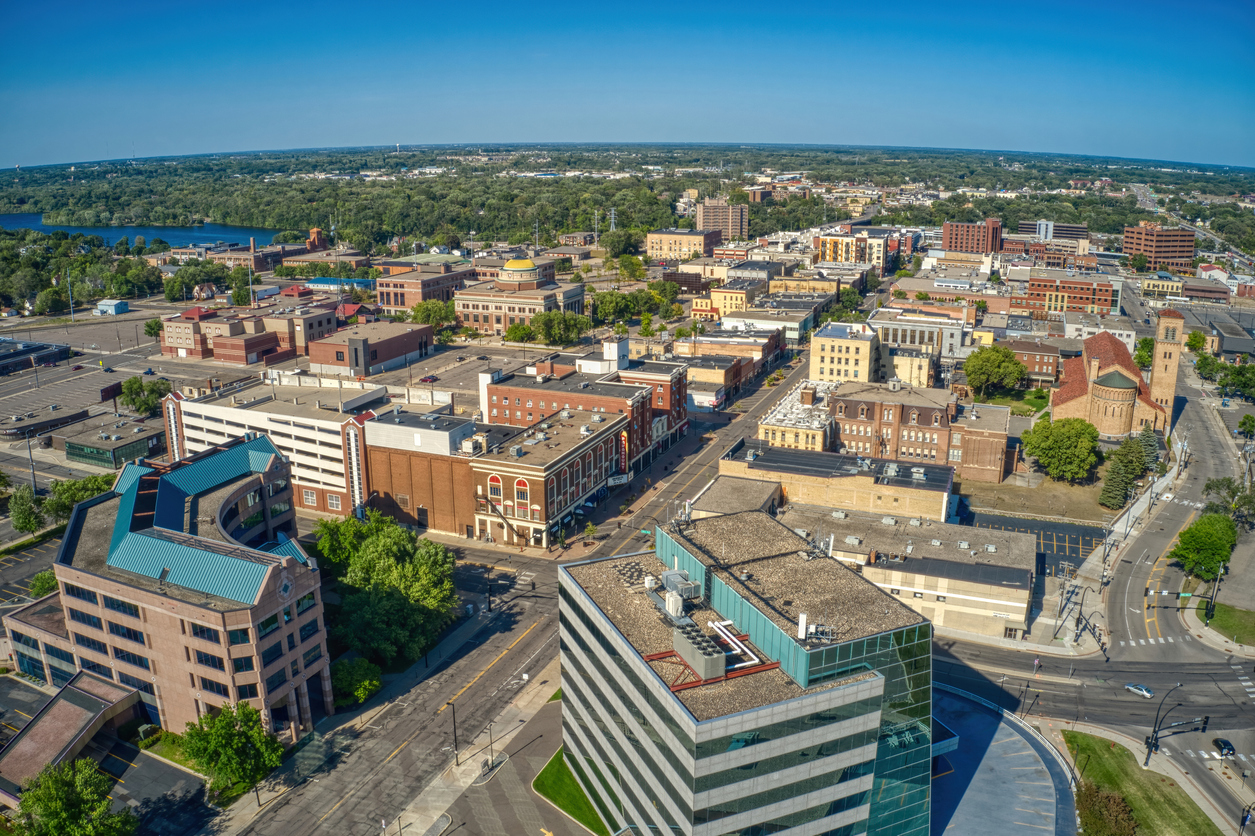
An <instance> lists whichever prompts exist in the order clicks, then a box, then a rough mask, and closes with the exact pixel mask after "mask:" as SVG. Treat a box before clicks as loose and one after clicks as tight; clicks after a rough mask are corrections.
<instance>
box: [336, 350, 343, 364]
mask: <svg viewBox="0 0 1255 836" xmlns="http://www.w3.org/2000/svg"><path fill="white" fill-rule="evenodd" d="M336 360H337V362H340V363H343V362H344V352H343V351H337V352H336Z"/></svg>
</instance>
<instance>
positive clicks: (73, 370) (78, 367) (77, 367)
mask: <svg viewBox="0 0 1255 836" xmlns="http://www.w3.org/2000/svg"><path fill="white" fill-rule="evenodd" d="M81 368H83V367H82V366H81V365H80V366H73V367H72V368H71V369H70V371H72V372H76V371H78V370H79V369H81Z"/></svg>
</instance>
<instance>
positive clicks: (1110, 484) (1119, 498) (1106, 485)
mask: <svg viewBox="0 0 1255 836" xmlns="http://www.w3.org/2000/svg"><path fill="white" fill-rule="evenodd" d="M1131 488H1132V482H1131V480H1130V479H1129V474H1128V470H1127V469H1126V468H1125V466H1124V462H1122V461H1119V460H1115V461H1112V462H1111V464H1109V465H1108V466H1107V475H1106V477H1105V478H1104V479H1103V484H1102V491H1101V492H1100V493H1099V494H1098V504H1099V505H1102V506H1103V507H1104V508H1113V509H1119V508H1123V507H1124V505H1125V503H1126V502H1128V499H1129V491H1130V489H1131Z"/></svg>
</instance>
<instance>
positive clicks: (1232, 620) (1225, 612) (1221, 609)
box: [1197, 599, 1255, 647]
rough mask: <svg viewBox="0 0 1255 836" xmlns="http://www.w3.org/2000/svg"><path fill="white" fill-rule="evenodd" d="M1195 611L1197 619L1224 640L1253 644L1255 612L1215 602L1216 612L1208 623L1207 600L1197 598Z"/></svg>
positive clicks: (1254, 640)
mask: <svg viewBox="0 0 1255 836" xmlns="http://www.w3.org/2000/svg"><path fill="white" fill-rule="evenodd" d="M1197 612H1198V620H1199V621H1201V622H1203V623H1204V624H1206V625H1207V626H1208V627H1210V628H1211V629H1212V630H1215V631H1216V632H1217V633H1219V634H1220V635H1221V636H1223V637H1224V638H1225V640H1226V641H1231V642H1234V643H1236V644H1244V645H1247V646H1248V647H1249V646H1251V645H1255V612H1252V611H1251V610H1240V609H1238V608H1237V607H1230V606H1229V605H1228V604H1221V603H1219V602H1217V603H1216V614H1215V615H1214V616H1213V617H1212V619H1211V623H1210V624H1208V622H1207V601H1206V600H1205V599H1200V600H1199V602H1198V609H1197Z"/></svg>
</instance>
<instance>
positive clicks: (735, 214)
mask: <svg viewBox="0 0 1255 836" xmlns="http://www.w3.org/2000/svg"><path fill="white" fill-rule="evenodd" d="M696 220H697V228H698V229H715V230H718V231H719V233H720V234H721V235H722V238H723V240H724V241H744V240H745V239H746V238H748V237H749V234H750V208H749V207H748V206H746V205H745V204H744V203H728V200H727V198H723V197H708V198H706V199H705V200H704V201H702V202H701V203H699V204H697V219H696Z"/></svg>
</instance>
